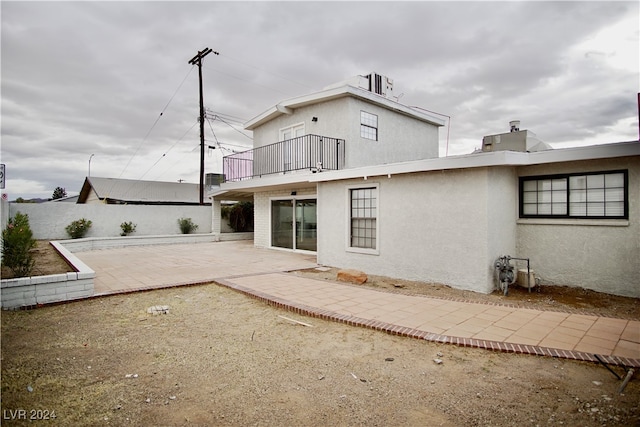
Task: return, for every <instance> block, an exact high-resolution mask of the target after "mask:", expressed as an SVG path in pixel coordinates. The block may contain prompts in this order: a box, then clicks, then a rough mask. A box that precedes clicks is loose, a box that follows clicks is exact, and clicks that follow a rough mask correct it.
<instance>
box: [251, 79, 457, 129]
mask: <svg viewBox="0 0 640 427" xmlns="http://www.w3.org/2000/svg"><path fill="white" fill-rule="evenodd" d="M345 96H353V97H355V98H360V99H365V100H367V101H369V102H372V103H374V104H378V105H380V106H382V107H384V108H387V109H390V110H394V111H397V112H399V113H402V114H405V115H408V116H410V117H413V118H415V119H418V120H421V121H424V122H427V123H430V124H432V125H434V126H444V119H441V118H439V117H435V116H432V115H430V114H425V113H423V112H420V111H418V110H416V109H414V108H411V107H407V106H406V105H403V104H400V103H398V102H395V101H392V100H390V99H387V98H385V97H383V96H380V95H377V94H375V93H373V92H370V91H368V90H364V89H360V88H357V87H355V86H351V85H344V86H339V87H336V88H331V89H326V90H322V91H319V92H314V93H312V94H309V95H303V96H299V97H296V98H291V99H288V100H285V101H282V102H281V103H279V104H276V105H274V106H273V107H271V108H269V109H268V110H266V111H265V112H263V113H262V114H260V115H258V116H256V117H254V118H253V119H251V120H249V121H248V122H246V123H245V125H244V128H245V129H246V130H254V129H255V128H257V127H258V126H261V125H262V124H264V123H267V122H269V121H271V120H273V119H275V118H277V117H279V116H282V115H284V114H292V113H293V110H295V109H296V108H300V107H305V106H307V105H313V104H317V103H320V102H326V101H330V100H332V99H337V98H342V97H345Z"/></svg>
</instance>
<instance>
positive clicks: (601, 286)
mask: <svg viewBox="0 0 640 427" xmlns="http://www.w3.org/2000/svg"><path fill="white" fill-rule="evenodd" d="M618 169H627V170H628V171H629V192H628V195H629V220H628V221H627V220H577V219H566V220H554V219H548V220H520V221H518V225H517V250H518V252H519V253H521V254H525V255H526V256H528V257H530V258H531V260H532V265H533V269H534V270H535V273H536V275H538V276H539V277H540V278H541V280H542V283H543V284H544V283H550V284H557V285H564V286H579V287H582V288H586V289H592V290H596V291H599V292H606V293H610V294H615V295H622V296H630V297H636V298H638V297H640V159H638V158H637V157H634V158H618V159H610V160H599V161H583V162H572V163H560V164H552V165H539V166H529V167H526V168H521V169H520V170H519V171H518V173H519V175H521V176H526V175H545V174H557V173H574V172H577V173H581V172H601V171H607V170H618Z"/></svg>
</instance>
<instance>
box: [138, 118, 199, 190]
mask: <svg viewBox="0 0 640 427" xmlns="http://www.w3.org/2000/svg"><path fill="white" fill-rule="evenodd" d="M197 124H198V121H197V120H196V121H195V122H194V123H193V125H191V127H190V128H189V130H187V131H186V132H185V133H184V134H183V135H182V136H181V137H180V138H179V139H178V140H177V141H176V142H174V143H173V145H172V146H171V147H169V149H168V150H167V151H165V152H164V153H163V154H162V156H160V158H159V159H158V160H156V162H155V163H154V164H152V165H151V167H150V168H149V169H147V171H146V172H145V173H143V174H142V176H141V177H140V178H138V180H141V179H142V178H144V177H145V175H146V174H148V173H149V171H150V170H151V169H153V167H154V166H155V165H157V164H158V163H159V162H160V160H162V159H163V158H164V157H165V156H166V155H167V153H169V151H171V150H172V149H173V147H175V146H176V145H177V144H178V143H179V142H180V141H182V139H183V138H184V137H185V136H187V134H188V133H189V132H191V130H192V129H193V128H194V127H195V125H197Z"/></svg>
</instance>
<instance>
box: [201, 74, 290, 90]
mask: <svg viewBox="0 0 640 427" xmlns="http://www.w3.org/2000/svg"><path fill="white" fill-rule="evenodd" d="M203 68H204V69H206V70H211V71H214V72H216V73H218V74H222V75H224V76H227V77H230V78H232V79H236V80H240V81H242V82H245V83H250V84H252V85H255V86H260V87H261V88H264V89H267V90H270V91H273V92H277V93H279V94H281V95H285V96H289V97H290V96H293V95H292V94H291V93H287V92H283V91H281V90H278V89H274V88H272V87H269V86H265V85H261V84H260V83H256V82H254V81H251V80H247V79H243V78H240V77H238V76H234V75H233V74H229V73H225V72H224V71H220V70H217V69H215V68H211V67H203Z"/></svg>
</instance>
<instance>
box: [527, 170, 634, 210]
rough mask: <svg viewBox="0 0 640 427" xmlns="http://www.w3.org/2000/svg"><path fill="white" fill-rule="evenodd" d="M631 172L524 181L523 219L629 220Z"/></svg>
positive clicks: (546, 177)
mask: <svg viewBox="0 0 640 427" xmlns="http://www.w3.org/2000/svg"><path fill="white" fill-rule="evenodd" d="M628 189H629V178H628V171H626V170H622V171H608V172H593V173H584V174H564V175H548V176H536V177H521V178H520V217H521V218H617V219H628V218H629V199H628V193H629V191H628Z"/></svg>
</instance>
